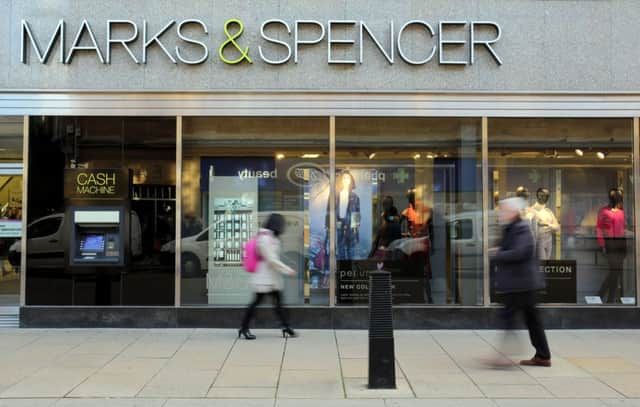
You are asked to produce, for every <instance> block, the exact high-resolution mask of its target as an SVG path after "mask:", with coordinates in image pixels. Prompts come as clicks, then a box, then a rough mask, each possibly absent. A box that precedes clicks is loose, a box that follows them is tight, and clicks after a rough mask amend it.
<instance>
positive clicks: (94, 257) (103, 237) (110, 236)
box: [69, 207, 126, 266]
mask: <svg viewBox="0 0 640 407" xmlns="http://www.w3.org/2000/svg"><path fill="white" fill-rule="evenodd" d="M123 212H124V208H123V207H119V208H118V207H111V208H108V207H71V208H70V215H71V216H70V217H69V219H70V220H71V222H72V225H71V229H72V230H71V236H70V245H69V251H70V255H69V262H70V265H71V266H86V265H93V266H109V265H111V266H122V265H124V240H125V237H126V236H125V233H124V230H123V229H124V227H123V226H124V224H123V219H124V213H123Z"/></svg>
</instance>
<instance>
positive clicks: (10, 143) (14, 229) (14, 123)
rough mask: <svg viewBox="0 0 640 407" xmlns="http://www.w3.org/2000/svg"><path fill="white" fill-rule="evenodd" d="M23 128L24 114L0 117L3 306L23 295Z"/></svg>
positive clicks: (0, 278)
mask: <svg viewBox="0 0 640 407" xmlns="http://www.w3.org/2000/svg"><path fill="white" fill-rule="evenodd" d="M22 129H23V118H22V117H0V306H2V305H18V303H19V296H20V241H21V237H22V175H23V166H22Z"/></svg>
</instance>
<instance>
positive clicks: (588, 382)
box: [538, 377, 623, 398]
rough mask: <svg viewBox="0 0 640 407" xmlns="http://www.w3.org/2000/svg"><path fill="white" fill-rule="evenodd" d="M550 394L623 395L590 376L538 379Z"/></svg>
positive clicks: (602, 396)
mask: <svg viewBox="0 0 640 407" xmlns="http://www.w3.org/2000/svg"><path fill="white" fill-rule="evenodd" d="M538 381H539V382H540V384H541V385H543V386H544V387H545V388H546V389H547V390H549V392H551V394H553V395H554V396H555V397H559V398H575V397H576V395H580V397H584V398H616V397H623V395H622V394H620V393H618V392H617V391H615V390H614V389H613V388H612V387H610V386H608V385H607V384H605V383H603V382H602V381H600V380H598V379H595V378H591V377H553V378H540V379H538Z"/></svg>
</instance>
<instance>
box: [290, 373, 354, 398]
mask: <svg viewBox="0 0 640 407" xmlns="http://www.w3.org/2000/svg"><path fill="white" fill-rule="evenodd" d="M277 397H278V398H279V399H288V398H295V399H313V398H316V399H341V398H344V397H345V394H344V389H343V384H342V380H341V377H340V372H339V371H336V370H326V371H318V370H283V371H282V372H281V374H280V380H279V383H278V393H277Z"/></svg>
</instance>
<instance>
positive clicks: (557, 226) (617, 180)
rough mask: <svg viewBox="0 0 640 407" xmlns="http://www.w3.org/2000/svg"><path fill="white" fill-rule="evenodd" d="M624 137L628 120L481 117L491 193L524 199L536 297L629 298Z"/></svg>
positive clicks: (628, 162) (629, 187)
mask: <svg viewBox="0 0 640 407" xmlns="http://www.w3.org/2000/svg"><path fill="white" fill-rule="evenodd" d="M632 135H633V132H632V121H631V120H618V119H491V120H489V165H490V169H489V171H490V172H489V173H490V174H491V179H490V188H491V193H492V194H493V196H494V198H495V199H501V198H505V197H509V196H513V195H517V196H520V197H522V198H524V199H525V200H526V201H527V203H528V208H527V209H526V210H525V211H524V213H523V217H525V218H526V219H527V220H528V221H529V223H530V225H531V229H532V232H533V234H534V236H535V238H536V243H537V249H538V256H539V258H540V261H541V272H543V273H544V275H545V280H546V290H545V292H544V293H542V298H541V299H542V301H544V302H547V303H569V304H572V303H573V304H575V303H578V304H580V303H582V304H584V303H591V304H599V303H618V304H621V303H625V304H631V303H634V302H635V274H634V267H633V262H634V256H633V253H634V243H633V230H634V224H633V219H634V211H635V205H634V202H633V183H632V173H633V171H632V168H633V161H632ZM490 231H494V232H495V233H499V225H493V228H490ZM495 233H494V235H493V236H492V242H495V240H496V235H495ZM490 243H491V242H490ZM494 299H495V298H494Z"/></svg>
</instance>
